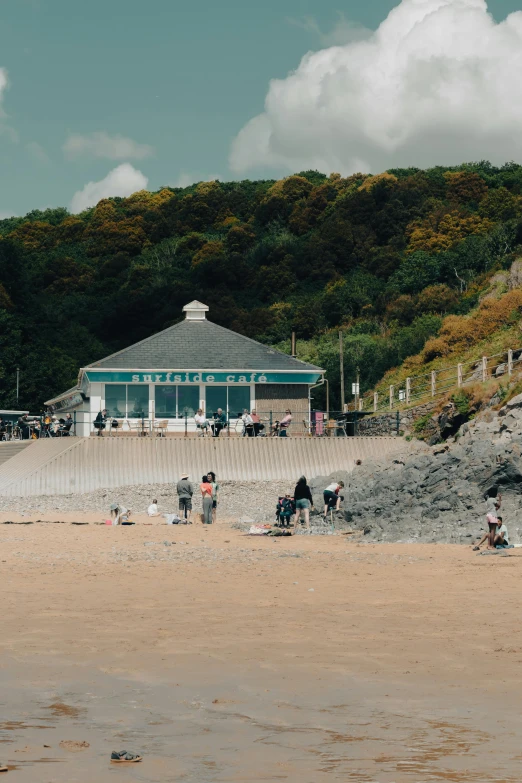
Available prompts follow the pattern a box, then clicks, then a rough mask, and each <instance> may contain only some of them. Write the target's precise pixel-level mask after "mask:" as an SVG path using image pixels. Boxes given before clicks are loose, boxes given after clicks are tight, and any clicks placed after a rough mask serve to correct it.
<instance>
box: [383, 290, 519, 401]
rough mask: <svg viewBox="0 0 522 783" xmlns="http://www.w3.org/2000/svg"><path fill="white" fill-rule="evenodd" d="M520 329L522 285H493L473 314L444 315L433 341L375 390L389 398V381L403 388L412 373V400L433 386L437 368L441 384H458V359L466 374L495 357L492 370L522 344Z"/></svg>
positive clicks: (489, 364)
mask: <svg viewBox="0 0 522 783" xmlns="http://www.w3.org/2000/svg"><path fill="white" fill-rule="evenodd" d="M521 329H522V289H520V288H516V289H514V290H512V291H509V292H506V293H503V292H501V291H500V292H499V290H498V288H497V289H495V288H493V290H490V292H489V293H488V295H487V297H485V298H483V300H482V302H481V303H480V305H479V306H478V307H477V308H476V309H475V310H474V311H472V312H471V313H470V314H469V315H466V316H453V315H452V316H448V317H447V318H445V319H444V321H443V325H442V329H441V332H440V335H439V337H437V338H434V339H432V340H429V341H428V343H427V344H426V347H425V348H424V350H423V351H422V352H421V353H419V354H417V355H416V356H412V357H409V358H408V359H406V360H405V361H404V362H403V363H402V365H400V366H399V367H397V368H394V369H392V370H390V371H389V372H387V373H386V374H385V376H384V377H383V379H382V381H381V382H380V383H379V384H378V385H377V387H376V389H375V390H376V391H377V392H378V393H379V395H380V398H381V401H384V399H387V398H388V394H389V387H390V385H392V384H393V385H394V386H395V388H396V390H398V389H403V388H405V386H406V378H407V377H410V378H411V379H412V382H411V383H412V399H413V398H414V396H415V393H416V392H422V391H423V390H426V392H428V391H429V384H430V374H431V372H432V371H434V370H435V371H436V372H437V378H438V382H439V384H440V386H443V385H448V384H450V383H452V382H453V381H454V382H455V385H456V374H457V370H456V366H457V364H459V363H461V364H463V365H464V367H463V369H464V377H465V378H466V377H468V378H469V376H470V375H471V374H472V373H473V371H474V370H476V367H477V362H480V360H481V358H482V357H483V356H487V357H493V358H491V359H490V360H489V362H488V373H489V374H490V375H491V374H492V372H494V369H495V367H496V366H497V365H498V364H500V363H501V362H503V361H505V360H506V354H507V350H508V349H509V348H512V349H513V350H515V349H522V331H521Z"/></svg>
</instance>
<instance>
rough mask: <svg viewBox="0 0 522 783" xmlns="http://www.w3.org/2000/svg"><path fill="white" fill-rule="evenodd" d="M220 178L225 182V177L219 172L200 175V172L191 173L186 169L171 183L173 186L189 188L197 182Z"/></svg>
mask: <svg viewBox="0 0 522 783" xmlns="http://www.w3.org/2000/svg"><path fill="white" fill-rule="evenodd" d="M216 179H218V180H219V181H220V182H223V177H221V176H220V175H219V174H213V175H212V176H209V177H207V176H202V177H201V176H199V174H189V173H188V172H186V171H182V172H181V174H180V175H179V176H178V177H176V179H175V180H174V181H173V182H171V183H169V184H170V187H172V188H188V187H190V185H194V184H195V183H196V182H214V181H215V180H216Z"/></svg>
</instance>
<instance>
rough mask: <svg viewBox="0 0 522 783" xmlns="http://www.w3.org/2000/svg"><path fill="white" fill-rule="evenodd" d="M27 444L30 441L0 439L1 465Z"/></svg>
mask: <svg viewBox="0 0 522 783" xmlns="http://www.w3.org/2000/svg"><path fill="white" fill-rule="evenodd" d="M29 445H30V441H28V440H10V441H7V442H5V441H2V442H1V443H0V465H3V464H4V462H7V460H8V459H11V458H12V457H15V456H16V455H17V454H19V453H20V452H21V451H23V450H24V449H26V448H27V447H28V446H29Z"/></svg>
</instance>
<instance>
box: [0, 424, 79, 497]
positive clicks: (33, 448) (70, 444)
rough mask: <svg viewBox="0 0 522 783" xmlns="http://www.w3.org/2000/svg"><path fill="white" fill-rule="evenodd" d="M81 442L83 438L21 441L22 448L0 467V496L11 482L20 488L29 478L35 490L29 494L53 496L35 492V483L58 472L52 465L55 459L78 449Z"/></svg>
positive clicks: (37, 485) (51, 493)
mask: <svg viewBox="0 0 522 783" xmlns="http://www.w3.org/2000/svg"><path fill="white" fill-rule="evenodd" d="M82 441H83V438H43V439H42V440H27V441H22V444H23V448H22V449H18V450H16V451H15V452H14V453H13V456H11V458H10V459H8V460H6V461H5V462H3V464H1V465H0V495H4V494H6V489H7V488H8V487H10V486H11V485H12V484H13V482H15V483H16V484H17V486H20V485H21V484H22V483H23V482H24V481H26V480H28V479H29V477H31V479H32V484H31V486H33V487H34V490H35V491H33V492H31V494H34V495H39V494H46V495H54V494H55V493H54V492H40V491H37V488H38V487H39V486H40V485H39V484H38V483H37V482H38V481H39V480H44V481H47V480H48V476H49V474H50V473H52V472H59V468H57V466H56V464H53V463H54V462H55V460H56V459H57V457H59V456H60V455H62V454H63V453H64V452H65V451H68V450H69V449H74V448H78V447H79V446H80V445H81V443H82ZM8 445H10V444H8ZM44 475H45V478H44ZM35 482H36V483H35Z"/></svg>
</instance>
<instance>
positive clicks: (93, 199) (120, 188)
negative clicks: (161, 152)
mask: <svg viewBox="0 0 522 783" xmlns="http://www.w3.org/2000/svg"><path fill="white" fill-rule="evenodd" d="M147 184H148V179H147V177H146V176H145V175H144V174H142V173H141V171H138V170H137V169H135V168H134V167H133V166H131V164H130V163H122V164H121V165H120V166H117V167H116V168H115V169H113V170H112V171H110V172H109V173H108V174H107V176H106V177H105V178H104V179H101V180H100V181H99V182H88V183H87V184H86V186H85V187H84V188H83V190H79V191H78V192H77V193H75V194H74V196H73V197H72V200H71V205H70V207H69V210H70V212H72V213H73V214H76V213H78V212H83V210H84V209H87V208H88V207H93V206H94V205H95V204H97V203H98V201H101V199H102V198H110V197H111V196H130V195H131V194H132V193H136V191H138V190H144V189H145V188H146V187H147Z"/></svg>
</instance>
